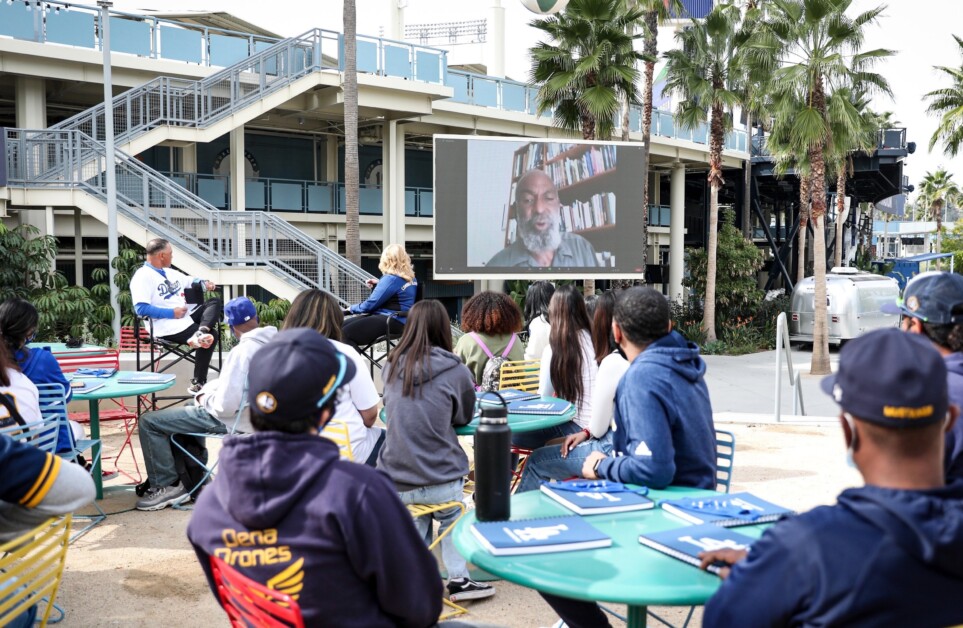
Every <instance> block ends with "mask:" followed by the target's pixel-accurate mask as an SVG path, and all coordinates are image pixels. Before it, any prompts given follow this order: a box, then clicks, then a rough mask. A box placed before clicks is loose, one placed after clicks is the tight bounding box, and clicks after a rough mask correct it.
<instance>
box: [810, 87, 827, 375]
mask: <svg viewBox="0 0 963 628" xmlns="http://www.w3.org/2000/svg"><path fill="white" fill-rule="evenodd" d="M812 102H813V107H814V108H815V109H816V111H818V112H819V113H820V115H822V116H823V117H824V118H825V116H826V94H825V92H824V91H823V79H822V77H821V76H817V77H816V85H815V88H814V89H813V95H812ZM825 146H826V140H825V138H822V139H820V140H819V141H817V142H816V144H815V145H814V146H812V147H810V149H809V162H810V164H812V183H811V186H810V190H811V192H812V217H813V278H814V280H815V290H814V294H813V362H812V367H811V368H810V370H809V373H810V375H829V373H830V372H831V371H830V368H829V311H828V308H827V306H826V222H825V221H826V162H825V157H824V155H823V150H824V149H825Z"/></svg>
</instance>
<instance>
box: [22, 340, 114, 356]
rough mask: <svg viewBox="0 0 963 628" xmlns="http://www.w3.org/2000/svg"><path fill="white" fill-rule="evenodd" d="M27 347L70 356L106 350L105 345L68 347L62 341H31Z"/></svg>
mask: <svg viewBox="0 0 963 628" xmlns="http://www.w3.org/2000/svg"><path fill="white" fill-rule="evenodd" d="M27 348H28V349H31V350H33V349H40V350H44V351H49V352H50V353H52V354H54V356H55V357H56V356H57V355H60V354H64V353H66V354H69V355H71V356H81V355H87V354H89V355H99V354H101V353H105V352H107V351H108V349H107V347H101V346H98V345H87V344H85V345H81V346H79V347H75V348H71V347H68V346H67V345H66V344H65V343H63V342H31V343H30V344H28V345H27Z"/></svg>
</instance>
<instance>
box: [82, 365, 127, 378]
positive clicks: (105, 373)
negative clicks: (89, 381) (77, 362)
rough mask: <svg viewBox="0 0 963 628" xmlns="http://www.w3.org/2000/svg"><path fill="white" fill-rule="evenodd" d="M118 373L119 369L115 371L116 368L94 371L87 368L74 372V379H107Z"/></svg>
mask: <svg viewBox="0 0 963 628" xmlns="http://www.w3.org/2000/svg"><path fill="white" fill-rule="evenodd" d="M116 372H117V369H114V368H106V369H94V368H86V367H85V368H79V369H77V370H76V371H74V377H78V378H90V377H101V378H107V377H111V376H112V375H113V374H114V373H116Z"/></svg>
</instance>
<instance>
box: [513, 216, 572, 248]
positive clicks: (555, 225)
mask: <svg viewBox="0 0 963 628" xmlns="http://www.w3.org/2000/svg"><path fill="white" fill-rule="evenodd" d="M561 226H562V216H561V214H559V215H557V216H555V218H554V219H553V220H552V226H551V227H550V228H549V229H548V231H546V232H545V233H537V232H535V231H533V230H530V229H529V225H528V223H527V222H522V223H519V229H518V233H519V235H520V236H521V237H522V244H524V245H525V248H526V249H528V250H529V251H532V252H535V251H554V250H556V249H558V247H559V245H561V244H562V230H561V229H560V227H561Z"/></svg>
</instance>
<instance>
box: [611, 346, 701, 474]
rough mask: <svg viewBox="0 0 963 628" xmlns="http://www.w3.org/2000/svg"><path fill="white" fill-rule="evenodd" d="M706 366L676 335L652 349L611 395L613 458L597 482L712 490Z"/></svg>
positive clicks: (645, 352) (633, 366)
mask: <svg viewBox="0 0 963 628" xmlns="http://www.w3.org/2000/svg"><path fill="white" fill-rule="evenodd" d="M705 372H706V363H705V361H704V360H703V359H702V358H701V357H699V348H698V347H697V346H696V345H694V344H692V343H691V342H687V341H686V340H685V339H684V338H683V337H682V336H680V335H679V334H677V333H676V332H671V333H670V334H668V335H666V336H663V337H662V338H660V339H658V340H656V341H655V342H653V343H652V344H650V345H649V346H648V347H647V348H646V349H645V351H643V352H642V353H641V354H640V355H639V356H638V357H636V358H635V360H633V361H632V364H630V365H629V370H628V371H626V373H625V375H624V376H622V381H620V382H619V386H618V388H617V389H616V391H615V425H616V427H617V428H618V429H616V431H615V433H614V435H613V436H614V442H613V444H614V451H615V454H616V455H615V457H614V458H613V457H610V458H606V459H605V460H603V461H602V462H601V463H600V464H599V467H598V475H599V477H602V478H605V479H608V480H614V481H616V482H630V483H632V484H643V485H645V486H650V487H652V488H664V487H666V486H668V485H669V484H673V485H676V486H691V487H695V488H709V489H714V488H715V486H716V434H715V427H714V425H713V423H712V405H711V404H710V402H709V389H708V388H707V387H706V383H705V379H703V375H705Z"/></svg>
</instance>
